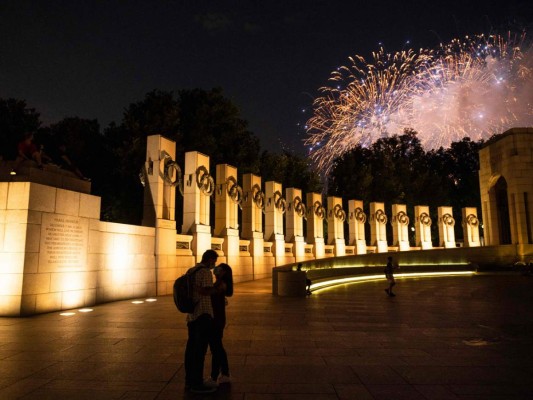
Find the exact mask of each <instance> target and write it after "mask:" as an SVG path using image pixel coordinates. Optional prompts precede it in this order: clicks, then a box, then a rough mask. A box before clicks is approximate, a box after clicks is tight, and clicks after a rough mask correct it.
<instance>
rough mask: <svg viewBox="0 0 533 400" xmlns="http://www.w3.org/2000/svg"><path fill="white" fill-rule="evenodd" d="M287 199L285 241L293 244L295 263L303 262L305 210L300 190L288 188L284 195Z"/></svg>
mask: <svg viewBox="0 0 533 400" xmlns="http://www.w3.org/2000/svg"><path fill="white" fill-rule="evenodd" d="M285 195H286V197H287V212H286V213H285V224H286V225H285V230H286V234H285V241H286V242H287V243H293V244H294V248H293V252H294V256H295V257H296V262H298V261H304V260H305V240H304V239H305V238H304V226H303V225H304V224H303V217H304V216H305V214H306V212H307V208H306V207H305V204H304V203H303V201H302V191H301V190H300V189H295V188H288V189H287V190H286V193H285Z"/></svg>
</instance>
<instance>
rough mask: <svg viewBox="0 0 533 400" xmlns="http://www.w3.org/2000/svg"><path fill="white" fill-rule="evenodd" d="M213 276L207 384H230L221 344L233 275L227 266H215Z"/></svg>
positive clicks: (226, 361) (225, 358)
mask: <svg viewBox="0 0 533 400" xmlns="http://www.w3.org/2000/svg"><path fill="white" fill-rule="evenodd" d="M213 274H215V283H214V284H213V289H214V292H213V294H212V295H211V304H212V305H213V323H214V329H213V334H212V335H211V340H210V341H209V348H210V349H211V355H212V359H211V360H212V361H211V381H210V382H208V384H211V385H214V384H215V383H219V384H220V383H230V382H231V378H230V374H229V364H228V355H227V354H226V350H225V349H224V345H223V344H222V338H223V336H224V327H225V326H226V306H227V299H226V297H231V296H233V273H232V270H231V267H230V266H229V265H228V264H220V265H217V266H216V267H215V268H214V269H213Z"/></svg>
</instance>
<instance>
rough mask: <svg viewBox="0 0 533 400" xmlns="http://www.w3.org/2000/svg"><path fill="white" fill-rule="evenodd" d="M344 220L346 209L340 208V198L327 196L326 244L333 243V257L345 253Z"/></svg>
mask: <svg viewBox="0 0 533 400" xmlns="http://www.w3.org/2000/svg"><path fill="white" fill-rule="evenodd" d="M344 221H346V211H344V210H343V209H342V198H340V197H334V196H329V197H328V244H334V245H335V257H341V256H345V255H346V240H345V239H344Z"/></svg>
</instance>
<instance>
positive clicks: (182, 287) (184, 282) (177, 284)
mask: <svg viewBox="0 0 533 400" xmlns="http://www.w3.org/2000/svg"><path fill="white" fill-rule="evenodd" d="M200 268H201V267H198V268H191V269H190V270H189V271H187V272H186V273H185V274H183V275H182V276H180V277H179V278H178V279H176V280H175V281H174V290H173V292H174V303H175V304H176V307H177V308H178V310H179V311H181V312H182V313H186V314H192V313H193V312H194V307H195V306H196V302H195V301H194V300H193V291H194V276H195V275H196V272H197V271H198V270H199V269H200Z"/></svg>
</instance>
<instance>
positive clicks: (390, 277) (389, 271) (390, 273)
mask: <svg viewBox="0 0 533 400" xmlns="http://www.w3.org/2000/svg"><path fill="white" fill-rule="evenodd" d="M397 268H399V267H398V266H397V265H396V266H395V265H394V264H393V263H392V257H387V266H386V267H385V271H384V272H385V278H387V281H388V282H389V287H388V288H387V289H385V293H387V295H389V296H390V297H394V296H396V295H395V294H394V293H393V292H392V288H393V287H394V285H396V280H395V279H394V270H395V269H397Z"/></svg>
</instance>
